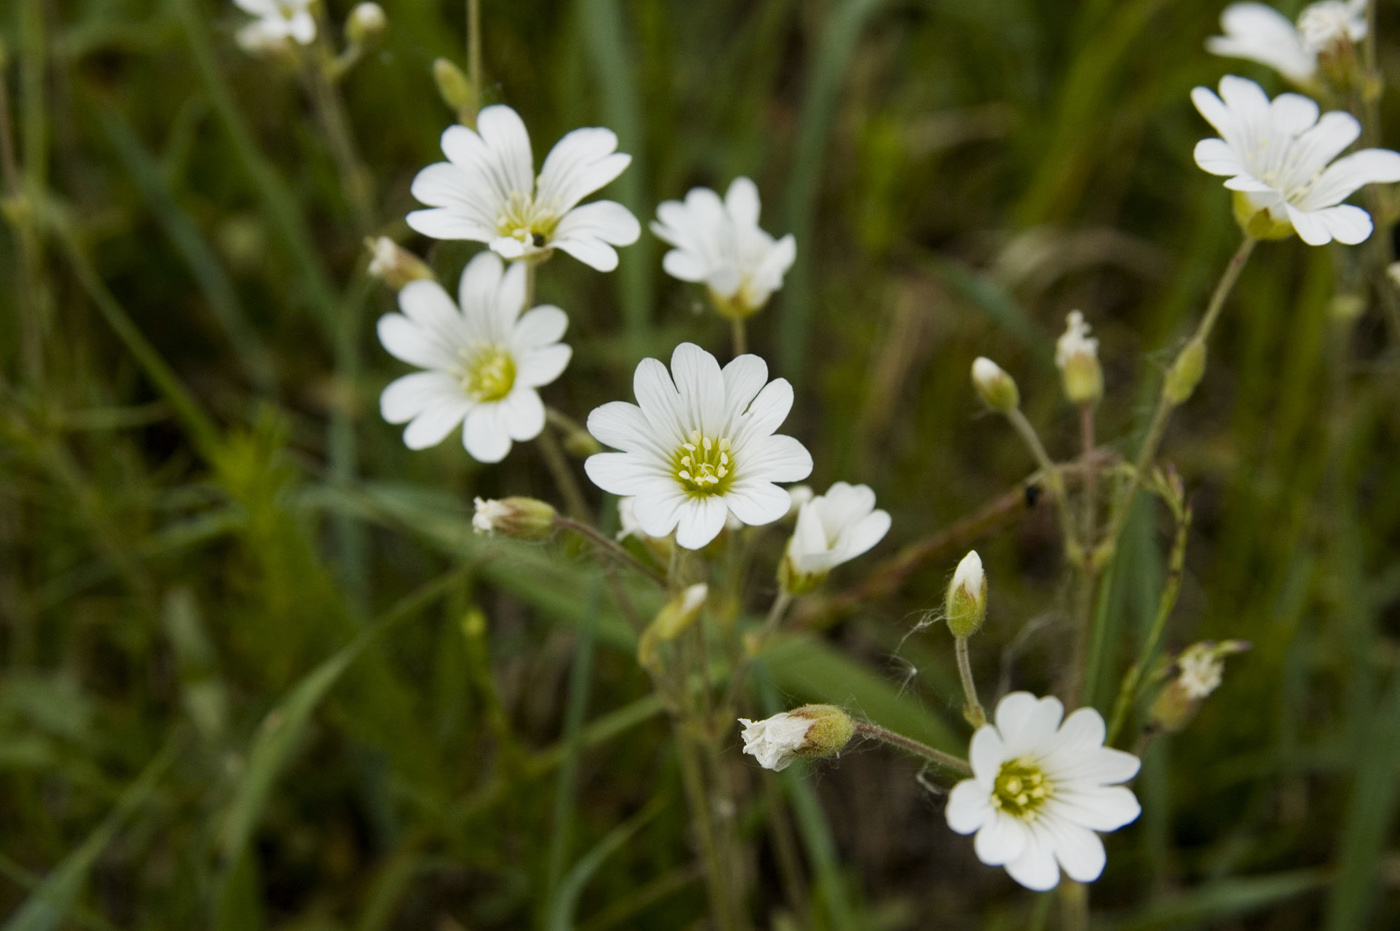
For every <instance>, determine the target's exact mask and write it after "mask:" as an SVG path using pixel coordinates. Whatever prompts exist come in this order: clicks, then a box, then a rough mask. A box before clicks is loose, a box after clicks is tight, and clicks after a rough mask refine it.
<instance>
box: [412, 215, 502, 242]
mask: <svg viewBox="0 0 1400 931" xmlns="http://www.w3.org/2000/svg"><path fill="white" fill-rule="evenodd" d="M407 220H408V225H409V228H411V229H413V230H415V231H417V232H419V233H422V234H423V235H424V236H431V237H432V238H433V239H466V240H470V241H473V242H486V241H488V240H489V239H490V238H491V237H492V236H493V235H495V230H492V229H490V228H488V227H484V226H482V225H481V224H480V223H478V222H476V221H475V220H472V219H469V218H467V217H462V216H458V215H457V214H456V213H453V212H452V211H451V210H449V209H447V208H446V207H433V208H431V209H429V210H414V211H413V212H412V213H410V214H409V215H408V217H407Z"/></svg>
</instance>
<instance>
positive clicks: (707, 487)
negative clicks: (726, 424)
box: [673, 430, 734, 497]
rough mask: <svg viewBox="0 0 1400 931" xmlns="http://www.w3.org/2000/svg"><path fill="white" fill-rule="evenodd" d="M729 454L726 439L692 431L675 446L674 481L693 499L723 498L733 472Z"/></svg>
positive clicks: (727, 439) (732, 463)
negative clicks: (713, 496) (677, 481)
mask: <svg viewBox="0 0 1400 931" xmlns="http://www.w3.org/2000/svg"><path fill="white" fill-rule="evenodd" d="M729 453H730V444H729V437H727V436H722V437H719V438H718V439H715V438H714V437H709V436H705V435H704V434H703V433H701V432H700V431H699V430H692V431H690V436H689V438H688V441H687V442H684V443H682V444H681V445H680V446H679V447H677V448H676V452H675V454H674V456H673V459H674V461H675V470H676V478H677V479H678V480H679V481H680V483H681V486H682V487H683V488H684V489H685V490H686V492H687V493H689V494H690V495H692V496H694V497H708V496H710V495H722V494H724V493H725V491H726V490H728V488H729V483H730V481H732V476H733V472H734V462H733V460H732V459H731V458H730V455H729Z"/></svg>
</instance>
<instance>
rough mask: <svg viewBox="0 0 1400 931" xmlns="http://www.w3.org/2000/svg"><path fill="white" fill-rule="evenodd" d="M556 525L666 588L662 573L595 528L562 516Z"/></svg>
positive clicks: (558, 517)
mask: <svg viewBox="0 0 1400 931" xmlns="http://www.w3.org/2000/svg"><path fill="white" fill-rule="evenodd" d="M554 525H555V526H556V527H559V528H560V529H562V530H569V531H572V532H573V533H576V534H578V535H579V536H581V537H583V538H584V539H586V540H588V542H590V543H592V544H593V545H594V546H596V547H598V550H599V551H600V552H602V553H604V554H606V555H607V556H609V557H610V558H612V559H615V560H617V561H618V562H619V563H621V564H622V565H624V566H627V567H628V568H629V569H635V570H637V571H638V572H640V573H641V574H642V575H644V576H646V577H647V578H649V579H651V580H652V581H653V582H655V583H656V584H657V585H660V586H662V587H663V588H664V587H665V586H666V580H665V579H664V578H663V577H662V575H661V573H659V572H657V571H656V570H655V569H653V568H651V567H650V566H648V565H646V564H645V563H643V562H642V561H641V560H640V559H638V558H637V557H635V556H633V555H632V554H631V553H629V552H627V550H626V549H625V548H623V547H622V546H619V545H618V544H617V543H616V542H614V541H612V540H609V539H608V538H607V537H606V536H604V535H603V534H602V533H601V532H599V531H598V530H597V529H595V528H594V527H592V526H590V525H588V524H585V523H583V522H582V521H579V520H575V519H573V518H571V517H564V516H562V515H558V516H556V517H555V518H554Z"/></svg>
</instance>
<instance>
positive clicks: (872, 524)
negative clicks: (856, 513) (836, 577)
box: [837, 511, 890, 562]
mask: <svg viewBox="0 0 1400 931" xmlns="http://www.w3.org/2000/svg"><path fill="white" fill-rule="evenodd" d="M889 532H890V515H889V513H888V512H886V511H872V512H871V513H870V514H868V515H866V516H865V517H863V518H861V519H860V520H858V521H856V522H855V524H853V525H851V526H850V527H849V528H848V529H847V530H846V532H845V533H843V534H841V539H840V541H839V545H838V549H837V553H838V556H839V559H840V561H841V562H849V561H850V560H852V559H855V558H856V557H857V556H862V555H864V554H865V553H867V552H869V551H870V550H871V549H873V548H874V547H875V544H877V543H879V542H880V541H881V540H883V539H884V538H885V534H887V533H889Z"/></svg>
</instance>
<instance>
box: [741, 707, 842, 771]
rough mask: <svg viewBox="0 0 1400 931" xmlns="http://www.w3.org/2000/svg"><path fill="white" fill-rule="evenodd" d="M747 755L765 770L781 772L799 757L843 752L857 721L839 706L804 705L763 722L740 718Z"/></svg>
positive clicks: (813, 756)
mask: <svg viewBox="0 0 1400 931" xmlns="http://www.w3.org/2000/svg"><path fill="white" fill-rule="evenodd" d="M739 723H740V724H742V725H744V733H743V738H744V752H745V753H747V754H750V755H751V756H753V757H754V758H755V759H757V760H758V764H759V765H760V766H762V767H763V768H764V769H771V770H776V771H779V772H781V771H782V770H784V769H787V768H788V767H789V766H791V765H792V761H793V760H795V759H797V758H798V757H806V758H808V759H811V758H815V757H823V756H831V755H832V754H835V753H840V752H841V749H842V748H843V747H845V746H846V744H848V743H850V740H851V736H852V735H853V734H854V733H855V722H854V721H852V720H851V716H850V715H848V714H847V713H846V712H844V711H842V710H841V709H840V708H837V707H836V706H835V705H803V706H802V707H801V708H795V709H793V710H792V711H784V712H783V713H781V714H775V715H773V717H771V718H766V719H764V720H762V721H750V720H749V719H748V718H740V719H739Z"/></svg>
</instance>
